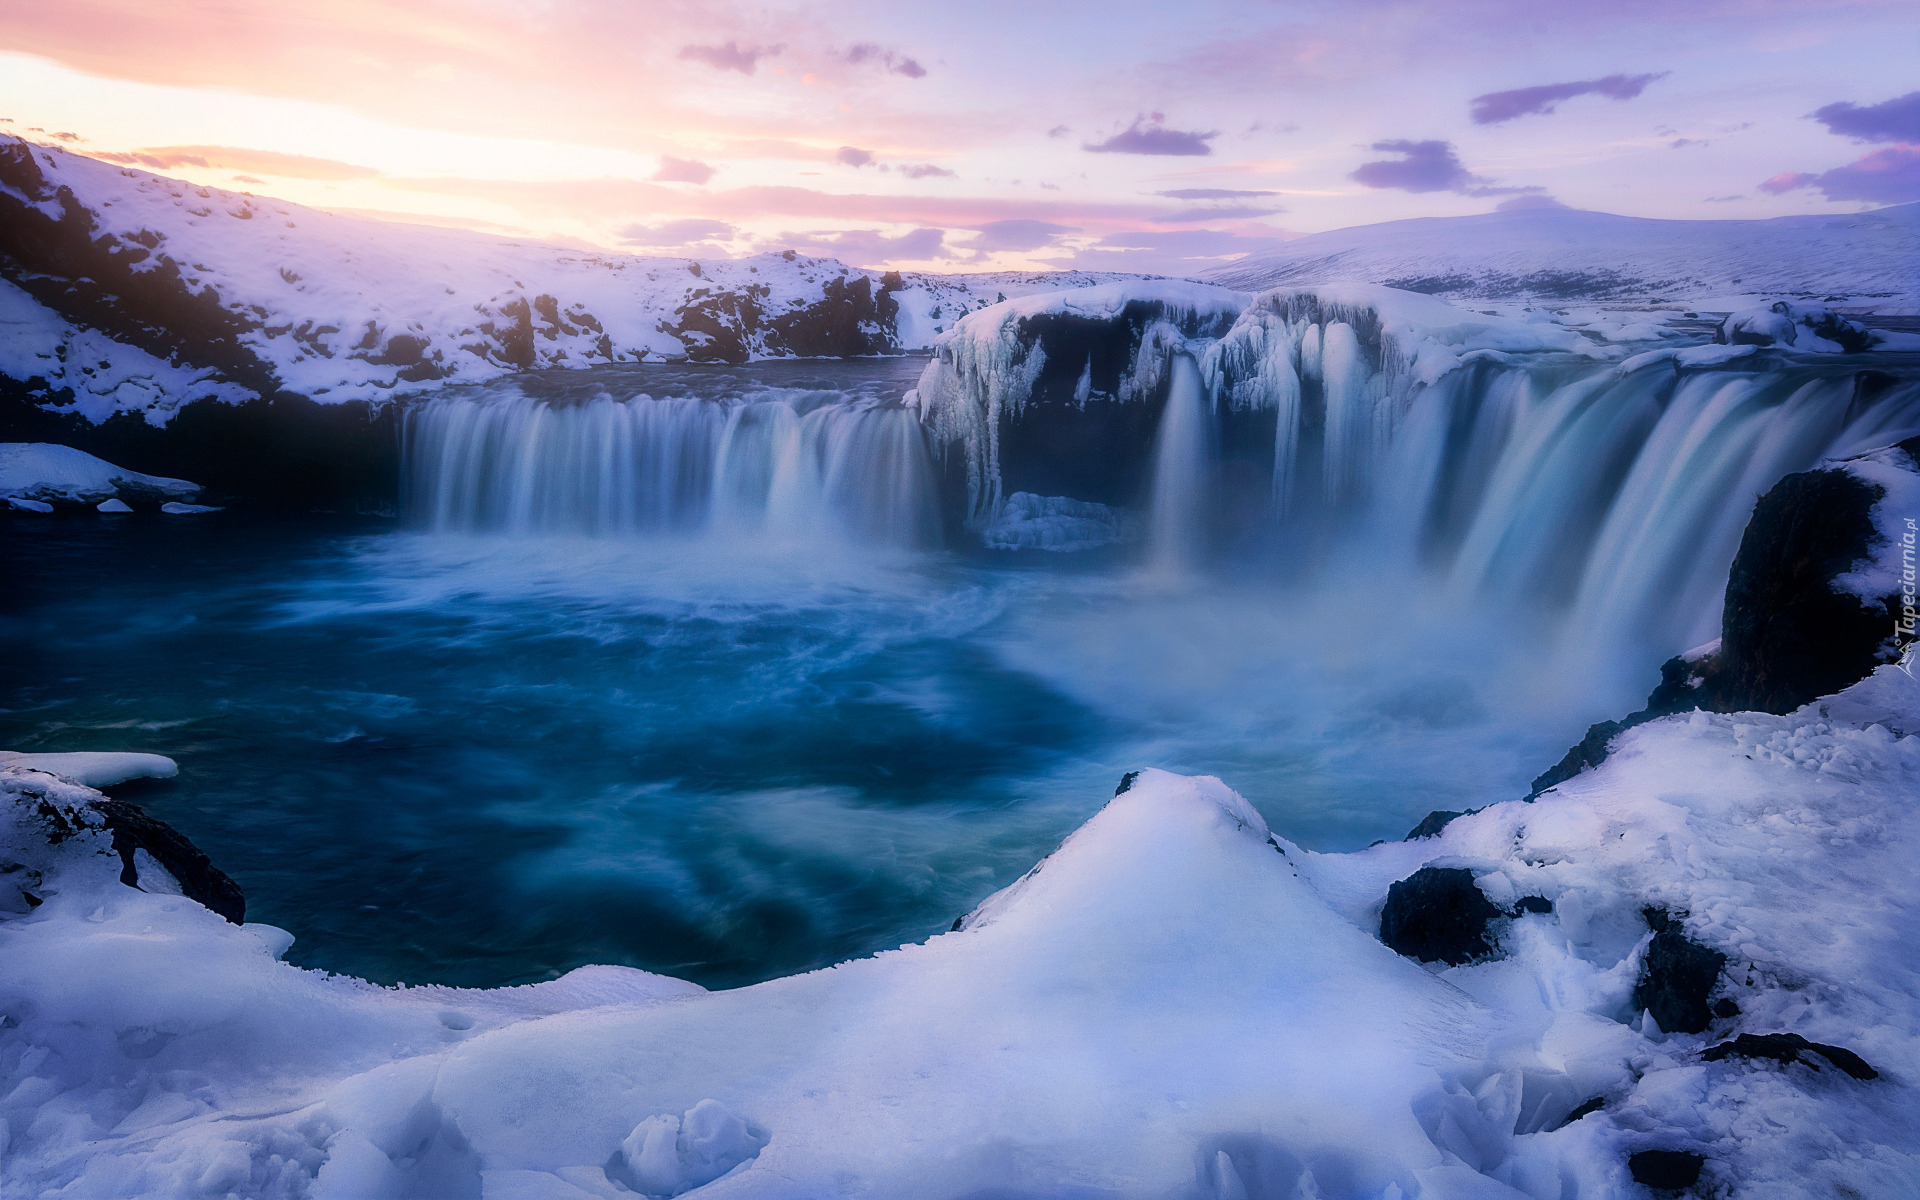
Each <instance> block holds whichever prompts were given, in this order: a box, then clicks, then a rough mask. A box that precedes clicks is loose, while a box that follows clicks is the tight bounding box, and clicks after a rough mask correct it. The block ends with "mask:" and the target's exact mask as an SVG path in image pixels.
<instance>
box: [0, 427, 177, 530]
mask: <svg viewBox="0 0 1920 1200" xmlns="http://www.w3.org/2000/svg"><path fill="white" fill-rule="evenodd" d="M199 494H200V485H199V484H197V483H188V482H187V481H186V480H184V479H167V478H164V477H162V476H159V475H143V474H141V473H140V472H138V471H129V470H127V469H126V468H124V467H116V466H114V465H113V464H112V463H110V462H108V461H107V460H105V459H103V458H95V457H94V456H93V455H91V454H88V453H87V452H86V451H84V450H75V449H74V448H73V447H71V446H59V445H55V444H53V443H51V442H0V504H4V505H6V506H8V507H11V508H14V509H16V510H20V511H25V512H42V513H47V512H52V511H54V510H55V509H56V508H68V507H71V508H79V507H93V508H98V509H99V510H100V511H101V512H130V511H132V505H134V504H138V505H142V506H155V507H158V506H165V507H166V509H167V510H168V511H173V512H210V511H212V510H211V509H209V508H207V507H205V506H202V505H194V504H188V503H186V501H190V500H192V499H193V498H194V497H196V496H198V495H199Z"/></svg>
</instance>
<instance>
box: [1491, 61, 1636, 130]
mask: <svg viewBox="0 0 1920 1200" xmlns="http://www.w3.org/2000/svg"><path fill="white" fill-rule="evenodd" d="M1666 74H1667V73H1666V72H1665V71H1656V72H1653V73H1651V74H1647V75H1608V76H1606V77H1605V78H1602V79H1583V80H1580V81H1579V82H1577V83H1543V84H1539V85H1537V86H1535V87H1523V88H1514V89H1513V90H1512V91H1509V92H1488V93H1487V94H1486V95H1484V96H1475V97H1474V98H1473V106H1472V108H1471V110H1470V113H1471V115H1472V117H1473V123H1474V124H1475V125H1498V124H1499V123H1500V122H1502V121H1511V120H1513V119H1514V118H1515V117H1524V116H1527V115H1528V114H1530V113H1550V112H1552V111H1553V110H1554V106H1555V105H1557V104H1559V103H1560V102H1561V101H1562V100H1571V99H1572V98H1573V97H1575V96H1588V95H1599V96H1606V97H1609V98H1611V99H1614V100H1631V99H1633V98H1634V97H1635V96H1638V95H1639V94H1640V93H1641V92H1644V91H1646V90H1647V85H1648V84H1649V83H1652V82H1653V81H1654V80H1656V79H1661V78H1664V77H1665V76H1666Z"/></svg>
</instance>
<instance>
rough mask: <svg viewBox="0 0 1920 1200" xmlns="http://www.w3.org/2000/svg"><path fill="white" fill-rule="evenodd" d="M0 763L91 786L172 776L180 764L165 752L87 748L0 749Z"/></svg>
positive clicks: (175, 773) (177, 771)
mask: <svg viewBox="0 0 1920 1200" xmlns="http://www.w3.org/2000/svg"><path fill="white" fill-rule="evenodd" d="M0 767H12V768H14V769H15V770H18V771H45V772H47V773H48V774H51V775H64V776H66V777H67V778H68V779H71V780H73V781H74V782H76V783H81V784H85V785H86V786H87V787H90V788H103V787H112V786H113V785H114V784H116V783H125V782H127V781H128V780H129V779H172V778H173V777H174V776H175V775H178V774H179V773H180V765H179V764H178V763H176V762H174V761H173V760H172V759H170V758H168V757H166V756H165V755H164V754H132V753H124V752H122V753H113V752H103V751H90V752H82V753H78V754H21V753H18V752H16V751H12V750H0Z"/></svg>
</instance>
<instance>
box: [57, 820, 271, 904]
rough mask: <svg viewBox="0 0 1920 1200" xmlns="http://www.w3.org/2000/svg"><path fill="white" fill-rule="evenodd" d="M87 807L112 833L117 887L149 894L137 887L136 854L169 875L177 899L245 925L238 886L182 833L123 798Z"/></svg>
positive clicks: (147, 888)
mask: <svg viewBox="0 0 1920 1200" xmlns="http://www.w3.org/2000/svg"><path fill="white" fill-rule="evenodd" d="M92 807H93V810H94V811H95V812H97V813H99V814H100V816H101V817H102V818H104V819H105V822H106V828H107V831H108V832H109V833H111V834H112V835H113V852H114V853H115V854H118V855H119V856H120V862H121V867H120V882H121V883H124V884H126V885H127V886H128V887H138V888H141V889H142V890H143V891H152V890H153V888H152V887H144V886H143V885H142V883H141V878H140V861H139V856H140V854H141V853H143V852H144V853H145V854H147V855H149V856H151V857H152V859H153V861H154V862H156V863H158V864H160V866H161V867H162V868H164V869H165V870H166V872H167V874H169V875H171V876H173V878H174V880H175V881H176V882H177V883H179V885H180V893H181V895H183V896H185V897H187V899H189V900H197V901H199V902H200V903H201V904H204V905H206V906H207V907H208V908H210V909H212V910H213V911H214V912H217V913H219V914H220V915H221V916H223V917H225V918H226V919H227V920H229V921H231V922H233V923H234V924H235V925H244V924H246V921H247V898H246V896H244V895H243V894H241V891H240V885H239V884H237V883H235V882H234V881H233V880H232V879H231V878H229V877H228V876H227V873H226V872H225V871H222V870H221V869H220V868H219V867H216V866H214V865H213V860H211V859H209V858H208V857H207V856H206V855H205V854H202V853H201V852H200V848H199V847H198V846H195V845H194V844H193V843H192V842H190V841H188V840H187V838H186V835H185V834H182V833H181V832H180V831H179V830H177V829H175V828H174V827H173V826H171V825H169V824H167V823H166V822H165V821H162V820H160V819H159V818H157V817H154V816H151V815H149V814H148V813H147V811H146V810H145V809H143V808H141V807H140V806H139V805H137V804H129V803H127V802H126V801H124V800H109V799H104V798H103V799H100V800H95V801H93V802H92Z"/></svg>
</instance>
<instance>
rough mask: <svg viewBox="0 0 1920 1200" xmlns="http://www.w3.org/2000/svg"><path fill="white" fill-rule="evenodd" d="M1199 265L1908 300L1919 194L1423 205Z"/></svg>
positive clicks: (1654, 299)
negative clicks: (1773, 212)
mask: <svg viewBox="0 0 1920 1200" xmlns="http://www.w3.org/2000/svg"><path fill="white" fill-rule="evenodd" d="M1208 278H1209V279H1211V280H1212V281H1213V282H1216V283H1221V284H1225V285H1226V286H1228V287H1235V288H1241V289H1243V290H1247V291H1258V290H1260V289H1262V288H1271V287H1282V286H1290V285H1299V284H1312V283H1323V282H1327V281H1332V280H1341V281H1354V282H1363V283H1381V284H1386V285H1387V286H1389V287H1396V288H1404V289H1406V290H1408V291H1416V292H1426V293H1429V294H1431V295H1436V296H1447V297H1452V298H1457V299H1475V300H1523V299H1525V300H1545V301H1567V300H1582V301H1604V302H1641V303H1653V304H1662V303H1664V304H1679V305H1699V306H1702V307H1713V308H1719V309H1722V310H1725V309H1731V308H1745V307H1747V306H1748V305H1747V304H1746V303H1736V302H1735V301H1737V300H1739V299H1740V298H1743V297H1765V298H1771V299H1781V298H1789V299H1799V300H1813V301H1834V302H1839V303H1845V304H1849V305H1852V306H1857V307H1859V308H1861V309H1864V310H1869V311H1874V312H1880V313H1912V312H1915V311H1916V308H1915V306H1916V304H1920V204H1904V205H1901V206H1899V207H1897V208H1883V209H1878V210H1875V211H1873V212H1865V213H1854V214H1849V215H1840V216H1806V217H1776V218H1773V219H1772V220H1766V221H1658V220H1650V219H1647V218H1644V217H1622V216H1615V215H1613V214H1611V213H1598V212H1582V211H1579V210H1576V209H1565V208H1536V209H1522V210H1517V211H1512V212H1493V213H1485V214H1482V215H1479V216H1472V217H1422V218H1419V219H1416V220H1411V221H1389V222H1386V223H1384V224H1379V225H1361V226H1356V227H1355V228H1352V229H1336V230H1333V231H1331V232H1328V233H1316V234H1310V235H1308V236H1307V237H1303V238H1299V239H1297V240H1295V241H1291V242H1288V243H1287V244H1286V245H1284V246H1282V247H1281V248H1279V249H1277V250H1273V251H1269V252H1267V253H1265V254H1256V255H1252V256H1250V257H1247V258H1243V259H1241V260H1239V261H1238V262H1235V263H1232V264H1230V265H1228V266H1225V267H1221V268H1219V269H1217V270H1215V271H1212V272H1210V273H1209V275H1208ZM1710 302H1718V303H1710Z"/></svg>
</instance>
